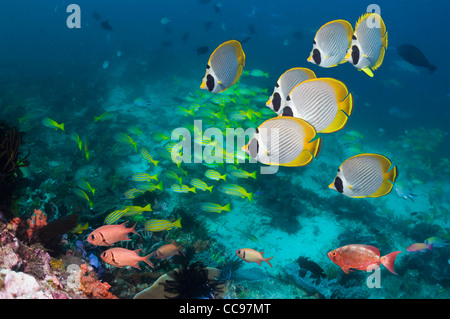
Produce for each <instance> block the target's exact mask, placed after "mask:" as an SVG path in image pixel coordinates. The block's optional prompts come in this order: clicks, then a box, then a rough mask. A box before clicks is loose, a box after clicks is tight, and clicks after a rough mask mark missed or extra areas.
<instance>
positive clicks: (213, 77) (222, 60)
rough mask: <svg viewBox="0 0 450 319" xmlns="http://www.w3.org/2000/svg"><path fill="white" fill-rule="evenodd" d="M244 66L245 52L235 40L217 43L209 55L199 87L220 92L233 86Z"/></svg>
mask: <svg viewBox="0 0 450 319" xmlns="http://www.w3.org/2000/svg"><path fill="white" fill-rule="evenodd" d="M244 66H245V53H244V50H243V49H242V45H241V43H240V42H239V41H237V40H230V41H226V42H224V43H222V44H221V45H219V46H218V47H217V48H216V49H215V50H214V52H213V53H212V54H211V56H210V57H209V61H208V64H207V65H206V73H205V76H204V77H203V79H202V84H201V85H200V88H201V89H203V90H208V91H209V92H212V93H220V92H223V91H225V90H226V89H228V88H229V87H231V86H233V85H234V84H235V83H236V82H237V81H238V80H239V78H240V77H241V74H242V70H243V68H244Z"/></svg>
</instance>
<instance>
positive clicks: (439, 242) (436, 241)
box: [425, 237, 449, 248]
mask: <svg viewBox="0 0 450 319" xmlns="http://www.w3.org/2000/svg"><path fill="white" fill-rule="evenodd" d="M425 243H427V244H433V247H436V248H441V247H445V246H447V245H448V244H449V243H448V242H447V241H446V240H445V239H442V238H440V237H429V238H427V239H425Z"/></svg>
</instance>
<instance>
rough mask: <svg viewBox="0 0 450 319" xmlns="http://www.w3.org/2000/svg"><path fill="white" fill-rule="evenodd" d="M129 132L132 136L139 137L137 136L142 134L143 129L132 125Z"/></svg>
mask: <svg viewBox="0 0 450 319" xmlns="http://www.w3.org/2000/svg"><path fill="white" fill-rule="evenodd" d="M128 132H130V133H131V134H134V135H137V136H139V135H141V134H142V131H141V129H140V128H139V127H137V126H136V125H131V126H130V127H128Z"/></svg>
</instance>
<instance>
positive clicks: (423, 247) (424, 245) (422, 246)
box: [406, 243, 433, 252]
mask: <svg viewBox="0 0 450 319" xmlns="http://www.w3.org/2000/svg"><path fill="white" fill-rule="evenodd" d="M426 249H428V250H432V249H433V243H431V244H428V243H415V244H412V245H411V246H409V247H408V248H406V251H422V252H424V251H425V250H426Z"/></svg>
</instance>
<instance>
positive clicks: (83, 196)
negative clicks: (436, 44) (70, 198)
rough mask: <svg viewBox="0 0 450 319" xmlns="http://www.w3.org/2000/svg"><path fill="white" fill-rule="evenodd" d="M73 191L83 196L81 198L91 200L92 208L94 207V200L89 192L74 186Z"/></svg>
mask: <svg viewBox="0 0 450 319" xmlns="http://www.w3.org/2000/svg"><path fill="white" fill-rule="evenodd" d="M72 191H73V193H74V194H75V195H77V196H78V197H81V198H84V199H85V200H87V201H88V202H89V207H90V208H92V207H94V203H93V202H92V200H91V199H90V198H89V196H88V194H86V192H85V191H84V190H82V189H79V188H74V189H73V190H72Z"/></svg>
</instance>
